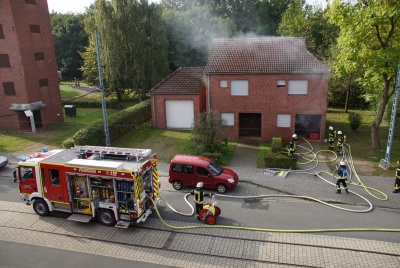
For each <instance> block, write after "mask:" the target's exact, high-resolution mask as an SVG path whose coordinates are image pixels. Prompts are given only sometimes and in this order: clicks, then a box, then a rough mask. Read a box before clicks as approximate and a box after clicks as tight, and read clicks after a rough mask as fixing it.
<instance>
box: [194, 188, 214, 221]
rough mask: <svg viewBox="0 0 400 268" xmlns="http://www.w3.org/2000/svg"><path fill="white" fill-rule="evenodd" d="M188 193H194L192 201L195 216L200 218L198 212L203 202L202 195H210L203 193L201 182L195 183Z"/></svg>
mask: <svg viewBox="0 0 400 268" xmlns="http://www.w3.org/2000/svg"><path fill="white" fill-rule="evenodd" d="M190 194H191V195H194V203H195V204H196V216H197V219H198V220H200V218H199V212H200V210H202V209H203V203H204V202H203V197H204V196H209V197H211V194H210V193H205V192H204V191H203V183H202V182H199V183H197V185H196V188H195V189H194V190H192V191H191V192H190Z"/></svg>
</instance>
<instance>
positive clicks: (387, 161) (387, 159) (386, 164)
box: [379, 60, 400, 170]
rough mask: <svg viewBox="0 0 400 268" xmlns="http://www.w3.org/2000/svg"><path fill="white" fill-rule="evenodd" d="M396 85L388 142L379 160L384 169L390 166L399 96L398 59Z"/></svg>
mask: <svg viewBox="0 0 400 268" xmlns="http://www.w3.org/2000/svg"><path fill="white" fill-rule="evenodd" d="M396 76H397V77H396V85H395V89H394V98H393V105H392V114H391V116H390V124H389V134H388V142H387V147H386V155H385V159H381V162H379V166H380V167H381V168H383V169H384V170H388V169H389V168H390V151H391V149H392V138H393V132H394V125H395V123H396V112H397V101H398V98H399V87H400V60H399V64H398V66H397V75H396Z"/></svg>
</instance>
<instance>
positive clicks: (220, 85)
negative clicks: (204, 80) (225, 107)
mask: <svg viewBox="0 0 400 268" xmlns="http://www.w3.org/2000/svg"><path fill="white" fill-rule="evenodd" d="M219 87H228V81H226V80H220V81H219Z"/></svg>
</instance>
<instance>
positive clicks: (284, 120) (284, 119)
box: [276, 114, 291, 127]
mask: <svg viewBox="0 0 400 268" xmlns="http://www.w3.org/2000/svg"><path fill="white" fill-rule="evenodd" d="M290 118H291V116H290V114H278V115H277V116H276V122H277V123H276V126H277V127H290Z"/></svg>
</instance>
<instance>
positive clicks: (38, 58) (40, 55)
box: [35, 53, 44, 60]
mask: <svg viewBox="0 0 400 268" xmlns="http://www.w3.org/2000/svg"><path fill="white" fill-rule="evenodd" d="M35 60H44V53H35Z"/></svg>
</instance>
